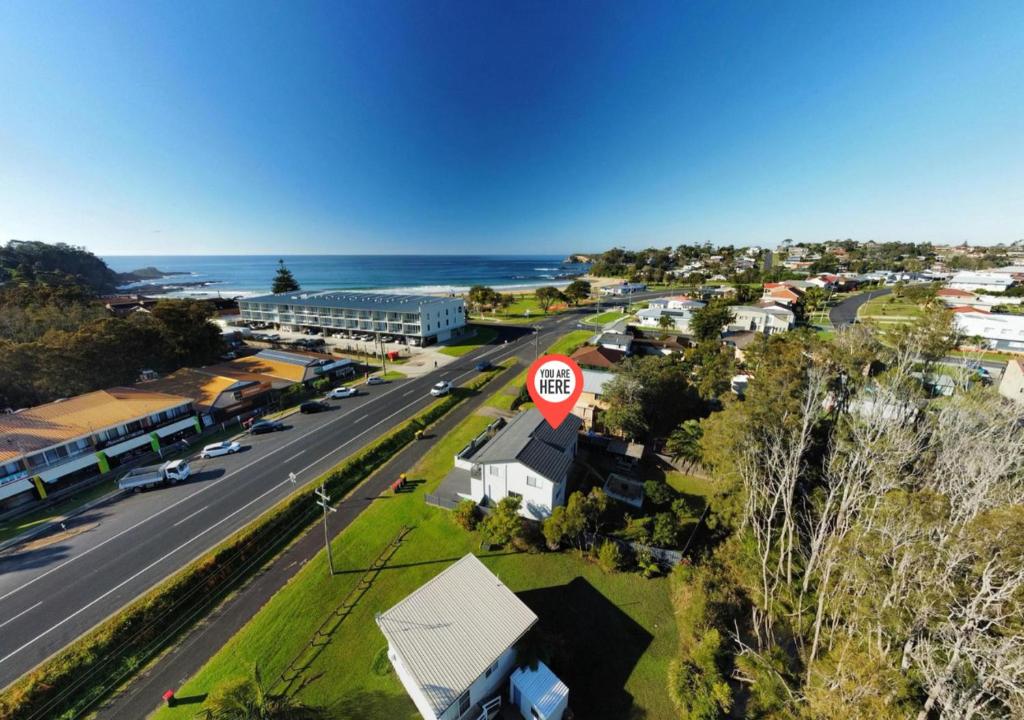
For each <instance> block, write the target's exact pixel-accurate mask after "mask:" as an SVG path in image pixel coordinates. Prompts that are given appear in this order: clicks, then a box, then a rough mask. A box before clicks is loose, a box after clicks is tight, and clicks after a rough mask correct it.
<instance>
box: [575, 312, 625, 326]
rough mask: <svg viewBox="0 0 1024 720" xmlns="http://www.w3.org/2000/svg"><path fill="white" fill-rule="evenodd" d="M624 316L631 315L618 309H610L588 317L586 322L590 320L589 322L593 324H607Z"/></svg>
mask: <svg viewBox="0 0 1024 720" xmlns="http://www.w3.org/2000/svg"><path fill="white" fill-rule="evenodd" d="M624 317H629V316H628V315H627V314H626V313H624V312H619V311H617V310H610V311H608V312H603V313H601V314H600V315H594V316H592V317H588V318H587V319H586V320H585V321H584V322H588V323H590V324H592V325H607V324H608V323H613V322H615V321H617V320H621V319H622V318H624Z"/></svg>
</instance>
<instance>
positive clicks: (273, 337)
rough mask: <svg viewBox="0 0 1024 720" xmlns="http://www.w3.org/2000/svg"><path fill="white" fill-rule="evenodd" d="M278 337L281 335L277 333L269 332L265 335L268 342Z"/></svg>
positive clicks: (276, 339)
mask: <svg viewBox="0 0 1024 720" xmlns="http://www.w3.org/2000/svg"><path fill="white" fill-rule="evenodd" d="M280 339H281V336H280V335H278V334H277V333H270V334H269V335H267V340H269V341H270V342H277V341H278V340H280Z"/></svg>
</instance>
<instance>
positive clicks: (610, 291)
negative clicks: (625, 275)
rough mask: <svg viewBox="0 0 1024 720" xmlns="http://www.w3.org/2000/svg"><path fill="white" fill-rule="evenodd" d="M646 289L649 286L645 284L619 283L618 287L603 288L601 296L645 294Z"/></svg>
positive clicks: (606, 286) (608, 286)
mask: <svg viewBox="0 0 1024 720" xmlns="http://www.w3.org/2000/svg"><path fill="white" fill-rule="evenodd" d="M646 289H647V285H645V284H644V283H630V282H624V283H619V284H618V285H605V286H604V287H603V288H601V294H602V295H612V296H623V295H633V294H634V293H638V292H643V291H644V290H646Z"/></svg>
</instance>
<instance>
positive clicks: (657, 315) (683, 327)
mask: <svg viewBox="0 0 1024 720" xmlns="http://www.w3.org/2000/svg"><path fill="white" fill-rule="evenodd" d="M705 305H706V303H702V302H700V301H699V300H691V299H690V298H688V297H685V296H682V297H675V298H664V299H662V300H661V301H658V302H655V301H652V302H651V303H650V305H648V307H647V308H646V309H644V310H641V311H639V312H638V313H637V314H636V316H637V319H638V321H639V325H640V326H641V327H649V328H661V327H662V325H661V318H662V317H664V316H668V317H669V318H671V320H672V326H671V329H672V330H674V331H676V332H681V333H688V332H690V319H691V318H692V317H693V313H694V312H695V311H696V310H699V309H700V308H702V307H705Z"/></svg>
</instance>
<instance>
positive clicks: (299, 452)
mask: <svg viewBox="0 0 1024 720" xmlns="http://www.w3.org/2000/svg"><path fill="white" fill-rule="evenodd" d="M304 452H306V451H305V450H299V451H298V452H297V453H295V454H294V455H292V456H291V457H290V458H288V459H287V460H285V462H286V463H289V462H291V461H292V460H294V459H295V458H297V457H298V456H299V455H301V454H302V453H304Z"/></svg>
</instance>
